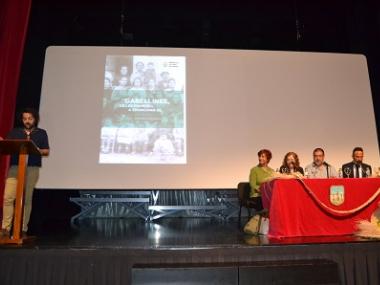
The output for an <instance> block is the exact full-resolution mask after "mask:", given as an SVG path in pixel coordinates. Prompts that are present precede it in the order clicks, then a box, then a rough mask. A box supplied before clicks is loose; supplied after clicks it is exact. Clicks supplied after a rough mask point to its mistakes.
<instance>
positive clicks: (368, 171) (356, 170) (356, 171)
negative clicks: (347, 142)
mask: <svg viewBox="0 0 380 285" xmlns="http://www.w3.org/2000/svg"><path fill="white" fill-rule="evenodd" d="M363 157H364V151H363V148H361V147H355V148H354V149H353V151H352V161H351V162H349V163H346V164H343V165H342V171H343V178H365V177H370V176H371V175H372V168H371V166H370V165H368V164H365V163H363Z"/></svg>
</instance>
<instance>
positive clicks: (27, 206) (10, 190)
mask: <svg viewBox="0 0 380 285" xmlns="http://www.w3.org/2000/svg"><path fill="white" fill-rule="evenodd" d="M20 119H21V123H22V127H20V128H14V129H12V130H11V131H10V132H9V133H8V135H7V137H6V139H27V140H32V141H33V142H34V143H35V145H36V146H37V147H38V150H39V151H40V155H36V154H34V155H33V154H32V155H29V157H28V167H27V170H26V178H25V198H24V217H23V225H22V233H23V235H24V236H25V235H26V232H27V230H28V223H29V218H30V213H31V211H32V198H33V190H34V187H35V186H36V184H37V180H38V174H39V170H40V167H41V161H42V156H47V155H49V141H48V136H47V133H46V131H45V130H43V129H40V128H38V127H37V126H38V122H39V114H38V112H37V111H36V110H34V109H31V108H26V109H24V110H23V111H22V112H21V118H20ZM17 165H18V156H17V155H12V156H11V165H10V168H9V171H8V176H7V179H6V182H5V189H4V202H3V221H2V230H1V232H0V236H3V237H9V236H10V230H11V226H12V221H13V214H14V205H15V199H16V187H17V168H18V167H17Z"/></svg>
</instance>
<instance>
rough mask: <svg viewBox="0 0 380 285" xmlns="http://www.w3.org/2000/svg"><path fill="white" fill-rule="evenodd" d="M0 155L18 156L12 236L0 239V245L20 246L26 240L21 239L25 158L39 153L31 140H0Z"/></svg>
mask: <svg viewBox="0 0 380 285" xmlns="http://www.w3.org/2000/svg"><path fill="white" fill-rule="evenodd" d="M0 154H3V155H7V154H12V155H18V157H19V159H18V173H17V188H16V202H15V211H14V218H13V234H12V237H11V238H3V239H0V244H22V243H24V242H25V241H26V240H27V239H28V238H27V237H22V234H21V231H22V221H23V214H24V189H25V174H26V167H27V158H28V155H29V154H38V155H40V151H39V150H38V148H37V146H36V145H35V144H34V143H33V141H31V140H0Z"/></svg>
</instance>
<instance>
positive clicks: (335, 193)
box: [330, 185, 344, 206]
mask: <svg viewBox="0 0 380 285" xmlns="http://www.w3.org/2000/svg"><path fill="white" fill-rule="evenodd" d="M330 203H331V204H333V205H335V206H340V205H342V204H343V203H344V186H343V185H333V186H331V187H330Z"/></svg>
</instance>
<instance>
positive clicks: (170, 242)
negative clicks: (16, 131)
mask: <svg viewBox="0 0 380 285" xmlns="http://www.w3.org/2000/svg"><path fill="white" fill-rule="evenodd" d="M245 221H246V220H245V219H243V220H242V223H241V224H242V225H243V224H244V222H245ZM242 225H239V221H238V220H237V219H230V220H228V221H221V220H217V219H212V218H164V219H161V220H158V221H155V222H151V223H147V222H144V221H143V220H141V219H138V218H128V219H115V218H110V219H105V218H101V219H96V218H94V219H84V220H82V221H81V222H80V223H79V224H77V225H75V227H67V226H66V227H62V228H59V225H57V224H54V225H53V224H51V225H47V226H46V227H44V228H41V229H40V230H39V231H36V232H34V233H33V234H34V235H35V236H37V239H36V240H35V241H34V242H33V243H31V244H27V245H24V246H20V247H24V248H31V247H37V248H124V249H196V248H199V249H202V248H211V249H212V248H246V247H252V246H281V245H286V244H287V245H306V244H331V243H377V242H379V241H377V240H374V239H362V238H358V237H355V236H331V237H302V238H301V237H300V238H285V239H281V240H278V239H268V238H267V237H266V236H262V235H261V236H250V235H246V234H244V233H243V231H242ZM379 243H380V242H379ZM1 247H2V248H6V247H9V246H1ZM12 247H15V246H12ZM17 247H19V246H17Z"/></svg>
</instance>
